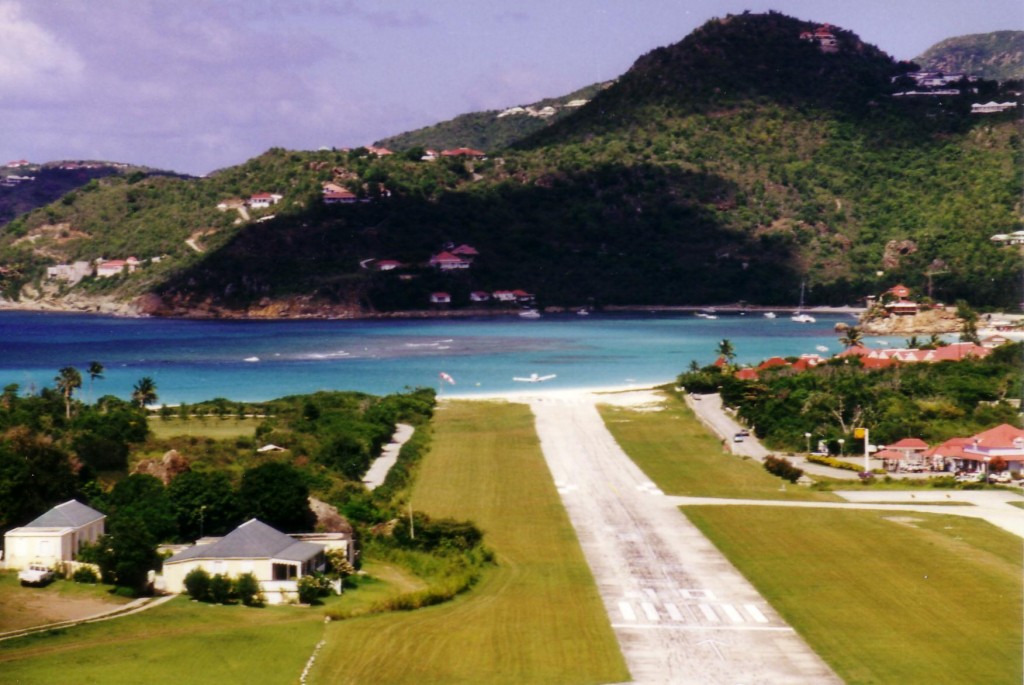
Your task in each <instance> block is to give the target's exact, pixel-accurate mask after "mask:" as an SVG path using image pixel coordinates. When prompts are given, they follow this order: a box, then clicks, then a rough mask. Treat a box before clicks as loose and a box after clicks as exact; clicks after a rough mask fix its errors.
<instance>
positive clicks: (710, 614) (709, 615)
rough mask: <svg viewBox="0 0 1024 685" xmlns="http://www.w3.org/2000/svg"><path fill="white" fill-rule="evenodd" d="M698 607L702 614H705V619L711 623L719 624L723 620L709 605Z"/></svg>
mask: <svg viewBox="0 0 1024 685" xmlns="http://www.w3.org/2000/svg"><path fill="white" fill-rule="evenodd" d="M697 607H698V608H699V609H700V613H702V614H704V618H706V619H707V620H709V621H711V622H712V623H718V622H719V621H721V620H722V619H720V618H718V614H716V613H715V610H714V609H712V608H711V607H710V606H709V605H707V604H698V605H697Z"/></svg>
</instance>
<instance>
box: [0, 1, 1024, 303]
mask: <svg viewBox="0 0 1024 685" xmlns="http://www.w3.org/2000/svg"><path fill="white" fill-rule="evenodd" d="M815 32H818V34H819V37H818V38H815V37H814V33H815ZM808 34H809V35H808ZM910 68H911V66H910V65H907V64H899V63H896V62H894V61H893V60H892V59H891V58H889V57H888V56H887V55H885V54H884V53H882V52H881V51H879V50H878V49H877V48H874V47H872V46H870V45H866V44H864V43H863V42H862V41H860V40H859V39H858V38H857V36H856V35H854V34H853V33H851V32H849V31H846V30H843V29H839V28H836V27H823V26H819V25H818V24H815V23H811V22H804V21H799V20H797V19H793V18H791V17H786V16H784V15H781V14H776V13H771V14H767V15H747V14H745V15H740V16H730V17H727V18H725V19H722V20H713V21H711V22H708V23H707V24H706V25H704V26H703V27H701V28H700V29H698V30H697V31H695V32H694V33H693V34H691V35H690V36H688V37H687V38H686V39H684V40H683V41H681V42H680V43H677V44H675V45H672V46H668V47H665V48H659V49H658V50H654V51H652V52H650V53H648V54H647V55H644V56H642V57H641V58H640V59H638V60H637V62H636V64H635V65H634V66H633V67H632V68H631V69H630V70H629V71H628V72H627V73H626V74H624V75H623V76H622V77H621V78H620V79H618V81H617V82H615V83H614V84H613V85H610V86H609V87H607V88H605V89H603V90H601V91H600V92H599V93H597V94H596V95H594V97H593V98H592V99H591V100H590V101H589V102H588V103H587V104H586V105H584V106H581V107H578V108H574V109H575V111H574V112H572V113H569V114H567V115H565V116H563V117H561V118H560V119H558V120H557V121H554V122H553V123H552V124H551V125H545V126H544V127H543V128H541V129H539V130H538V131H537V132H535V133H533V134H531V135H528V136H526V137H525V138H522V139H520V140H519V141H518V142H517V143H515V144H514V145H513V146H512V147H510V148H508V149H505V150H493V149H491V150H489V152H490V156H489V158H487V159H484V160H478V159H470V158H444V159H440V160H438V161H422V160H420V156H419V155H418V154H416V153H415V152H414V153H413V154H395V155H390V156H387V157H383V158H378V157H376V156H375V155H373V154H370V153H367V151H366V150H362V149H357V150H353V151H351V152H340V151H320V152H290V151H286V150H280V149H275V150H270V151H268V152H267V153H266V154H264V155H262V156H260V157H258V158H256V159H253V160H250V161H249V162H247V163H245V164H243V165H240V166H238V167H232V168H229V169H225V170H223V171H221V172H218V173H216V174H212V175H210V177H208V178H204V179H190V180H179V179H158V178H153V179H142V180H137V181H136V182H134V183H132V182H129V180H127V179H123V178H111V179H103V180H102V181H100V182H98V184H97V185H96V187H94V188H92V189H91V190H89V191H88V192H84V191H79V192H76V193H75V194H74V195H73V196H71V197H65V198H64V199H62V200H61V201H60V202H57V203H55V204H52V205H49V206H48V207H46V208H44V209H40V210H37V211H35V212H32V213H31V214H29V215H26V216H24V217H21V218H19V219H18V220H16V221H14V222H12V223H11V224H10V225H9V226H8V227H7V229H6V230H5V231H4V233H3V234H2V235H0V263H2V264H3V265H4V269H5V271H4V272H3V273H2V274H0V278H3V279H4V281H3V282H4V291H5V293H7V294H8V296H10V297H13V296H16V295H18V294H19V293H21V294H22V296H23V297H24V296H26V294H39V293H42V295H41V296H44V297H50V298H56V299H57V300H58V301H67V300H68V299H69V298H74V297H76V296H78V294H80V293H85V294H93V295H106V296H108V297H111V298H120V299H122V300H129V299H131V298H135V297H138V296H140V295H145V297H144V298H143V299H142V300H141V305H142V307H143V309H144V310H145V311H148V312H152V313H157V314H164V315H192V316H357V315H365V314H367V313H372V312H387V311H392V310H399V309H428V308H429V307H430V305H429V295H430V293H432V292H435V291H445V292H448V293H450V294H451V296H452V308H456V309H457V308H459V307H462V306H464V305H466V304H467V303H468V302H469V294H470V293H471V292H472V291H475V290H486V291H493V290H497V289H516V288H521V289H523V290H527V291H530V292H533V293H536V294H537V297H538V301H539V302H540V304H542V305H565V306H573V305H580V304H588V303H593V304H596V305H603V304H617V305H621V304H694V305H697V304H713V303H726V302H735V301H738V300H745V301H748V302H751V303H761V304H770V305H779V304H787V303H789V304H793V303H795V301H796V299H797V294H798V291H799V284H800V283H801V281H805V280H806V281H807V283H808V293H807V301H808V304H846V303H851V302H855V301H857V299H858V298H859V297H862V296H863V295H865V294H868V293H875V292H879V291H880V290H881V289H883V288H884V287H886V286H889V285H892V284H894V283H896V282H904V283H906V284H908V285H910V286H911V287H913V288H917V289H919V291H923V290H924V289H925V287H926V286H927V285H928V284H929V283H930V284H931V287H932V288H933V294H934V296H935V298H936V299H942V300H946V301H953V300H954V299H957V298H965V299H967V300H968V301H970V302H972V303H974V304H975V305H977V306H993V307H995V306H1000V307H1007V306H1015V305H1016V303H1018V302H1019V301H1020V288H1019V284H1020V282H1021V264H1020V258H1019V255H1018V253H1017V252H1016V251H1015V248H1004V249H1000V248H998V247H996V246H994V245H993V244H992V242H991V241H990V240H989V237H990V236H991V235H993V234H995V233H1009V232H1012V231H1014V230H1017V229H1019V228H1020V214H1019V212H1020V208H1019V181H1018V179H1019V178H1020V177H1021V171H1022V168H1021V158H1020V154H1019V152H1020V150H1019V148H1020V140H1021V136H1020V134H1021V130H1020V126H1021V124H1020V122H1019V121H1018V120H1017V119H1016V118H1015V117H1014V115H1013V114H1012V113H1005V114H996V115H985V116H978V115H973V116H972V115H971V114H970V105H971V103H972V102H974V101H977V100H976V98H983V99H984V100H988V99H996V98H998V99H1000V100H1005V99H1006V98H1009V97H1012V96H1011V95H1009V94H1008V93H1006V92H1002V91H1000V89H999V88H1000V87H999V86H998V84H996V83H993V82H981V83H979V84H976V85H977V86H978V88H979V90H980V92H979V93H978V94H977V95H963V96H940V97H922V98H916V99H915V98H897V97H893V96H892V95H891V93H892V90H893V88H894V86H893V84H892V78H893V77H894V76H898V75H899V74H901V73H904V72H906V71H907V70H908V69H910ZM460 142H464V141H460ZM395 147H396V148H397V147H398V146H395ZM439 147H441V146H439ZM481 147H487V146H481ZM327 181H333V182H334V183H336V184H338V185H340V186H343V187H345V188H347V189H348V190H350V191H352V192H353V193H355V194H356V195H357V196H359V198H360V199H361V200H365V201H360V202H356V203H353V204H340V205H325V204H324V203H323V202H322V198H321V184H322V183H324V182H327ZM259 192H273V193H279V194H281V195H282V196H283V197H282V200H281V202H280V203H278V204H277V205H275V206H273V207H271V208H269V209H265V210H251V211H250V213H249V214H248V218H246V217H244V216H242V214H241V213H240V212H238V211H236V210H234V209H231V210H228V211H219V210H217V208H216V205H217V203H218V202H220V201H221V200H224V199H227V198H231V197H241V198H246V197H249V196H250V195H252V194H254V193H259ZM270 215H273V216H270ZM463 243H467V244H470V245H472V246H473V247H474V248H476V250H477V251H478V252H479V253H480V254H479V256H478V257H477V258H476V259H475V260H474V262H473V264H472V266H471V267H470V268H468V269H460V270H456V271H452V272H441V271H438V270H436V269H434V268H431V267H430V266H429V265H428V264H427V261H428V259H429V258H430V256H431V255H432V254H436V253H438V252H440V251H441V250H443V249H445V248H446V247H450V246H452V245H459V244H463ZM127 254H134V255H135V256H137V257H139V258H140V259H143V260H145V259H147V258H152V257H154V256H157V257H162V258H161V259H160V261H159V262H158V263H155V264H153V263H147V264H146V265H145V267H144V268H142V269H139V270H138V271H137V272H136V273H134V274H131V275H125V276H121V277H117V278H113V279H86V280H85V281H83V282H82V283H81V284H79V285H78V286H75V287H73V288H68V287H66V286H59V287H55V286H54V284H52V283H48V282H46V281H44V280H43V279H42V273H43V270H44V267H45V266H46V265H47V264H52V263H54V262H55V261H59V260H63V259H95V258H97V257H101V256H103V257H107V258H111V257H115V256H120V257H124V256H126V255H127ZM374 260H396V261H398V262H400V263H401V264H402V265H403V266H401V267H399V268H396V269H393V270H386V271H385V270H378V269H377V268H375V265H376V262H375V261H374ZM26 286H27V287H28V290H26V289H25V288H26Z"/></svg>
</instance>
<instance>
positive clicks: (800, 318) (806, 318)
mask: <svg viewBox="0 0 1024 685" xmlns="http://www.w3.org/2000/svg"><path fill="white" fill-rule="evenodd" d="M805 284H806V282H805V281H801V283H800V306H799V307H798V308H797V310H796V311H795V312H793V316H791V317H789V320H790V321H795V322H796V323H815V322H816V321H817V319H815V318H814V317H813V316H811V315H810V314H804V313H803V312H802V311H801V310H802V309H803V308H804V285H805Z"/></svg>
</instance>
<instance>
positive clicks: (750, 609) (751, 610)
mask: <svg viewBox="0 0 1024 685" xmlns="http://www.w3.org/2000/svg"><path fill="white" fill-rule="evenodd" d="M743 608H744V609H746V610H747V613H748V614H750V617H751V618H753V619H754V620H755V621H757V622H758V623H767V622H768V619H767V618H766V617H765V615H764V614H762V613H761V610H760V609H758V608H757V607H756V606H754V605H753V604H744V605H743Z"/></svg>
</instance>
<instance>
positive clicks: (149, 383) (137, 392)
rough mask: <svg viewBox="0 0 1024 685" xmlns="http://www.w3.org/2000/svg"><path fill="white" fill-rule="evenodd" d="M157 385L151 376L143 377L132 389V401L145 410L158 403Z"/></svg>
mask: <svg viewBox="0 0 1024 685" xmlns="http://www.w3.org/2000/svg"><path fill="white" fill-rule="evenodd" d="M156 399H157V395H156V383H155V382H154V381H153V379H152V378H150V377H149V376H143V377H142V378H140V379H139V382H138V383H136V384H135V386H134V387H133V388H132V401H133V402H138V403H139V406H140V407H142V408H145V407H146V405H147V404H153V403H154V402H156Z"/></svg>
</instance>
